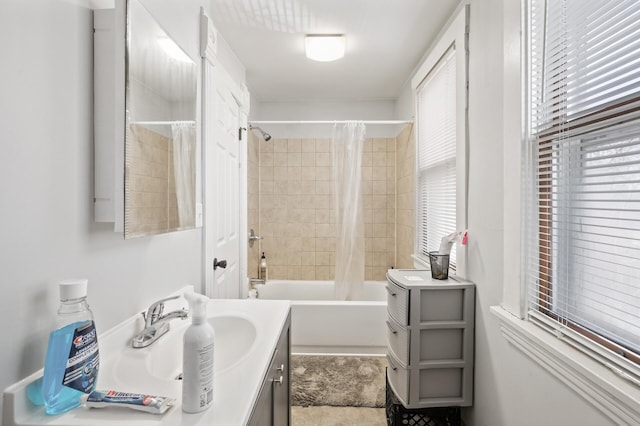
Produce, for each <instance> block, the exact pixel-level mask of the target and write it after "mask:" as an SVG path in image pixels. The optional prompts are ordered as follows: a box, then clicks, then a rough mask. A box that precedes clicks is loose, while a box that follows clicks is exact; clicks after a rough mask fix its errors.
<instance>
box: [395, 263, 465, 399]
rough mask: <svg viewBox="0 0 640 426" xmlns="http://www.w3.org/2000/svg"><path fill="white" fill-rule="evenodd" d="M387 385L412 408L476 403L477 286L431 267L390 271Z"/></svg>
mask: <svg viewBox="0 0 640 426" xmlns="http://www.w3.org/2000/svg"><path fill="white" fill-rule="evenodd" d="M387 279H388V282H387V341H388V346H387V360H388V363H389V368H388V370H387V378H388V382H389V385H390V386H391V388H392V389H393V391H394V393H395V395H396V396H397V397H398V399H399V400H400V401H401V402H402V404H403V405H404V406H405V407H406V408H409V409H414V408H429V407H451V406H457V407H463V406H470V405H471V404H472V402H473V357H474V347H473V345H474V318H475V314H474V308H475V285H474V284H472V283H469V282H459V281H455V280H453V279H452V278H449V279H447V280H436V279H432V278H431V272H430V271H422V270H409V269H404V270H403V269H390V270H389V271H388V273H387Z"/></svg>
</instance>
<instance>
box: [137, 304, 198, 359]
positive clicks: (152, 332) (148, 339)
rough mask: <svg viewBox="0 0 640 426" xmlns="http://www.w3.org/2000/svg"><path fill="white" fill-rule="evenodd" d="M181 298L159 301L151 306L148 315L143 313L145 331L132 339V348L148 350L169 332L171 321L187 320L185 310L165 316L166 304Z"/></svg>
mask: <svg viewBox="0 0 640 426" xmlns="http://www.w3.org/2000/svg"><path fill="white" fill-rule="evenodd" d="M179 297H180V296H173V297H167V298H166V299H162V300H158V301H157V302H154V303H153V304H151V306H149V309H148V310H147V312H146V313H145V312H143V313H142V318H144V329H143V330H142V331H141V332H140V333H138V334H137V335H136V336H134V337H133V339H131V346H133V347H134V348H146V347H147V346H149V345H150V344H152V343H153V342H155V341H156V340H158V339H159V338H160V337H161V336H162V335H163V334H165V333H166V332H167V331H169V321H171V320H172V319H176V318H180V319H186V318H187V316H188V311H187V310H186V309H185V308H182V309H180V310H177V311H172V312H169V313H168V314H166V315H163V312H164V302H166V301H168V300H173V299H177V298H179Z"/></svg>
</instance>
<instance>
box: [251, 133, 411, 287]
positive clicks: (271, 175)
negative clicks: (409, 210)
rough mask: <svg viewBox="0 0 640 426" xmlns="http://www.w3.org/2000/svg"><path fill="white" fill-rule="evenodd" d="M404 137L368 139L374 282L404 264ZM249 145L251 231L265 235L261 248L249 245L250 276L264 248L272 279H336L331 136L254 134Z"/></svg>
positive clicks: (369, 257) (366, 210) (368, 264)
mask: <svg viewBox="0 0 640 426" xmlns="http://www.w3.org/2000/svg"><path fill="white" fill-rule="evenodd" d="M258 139H259V142H257V140H258ZM396 139H397V138H372V139H366V140H365V143H364V152H363V161H362V164H363V169H362V194H363V200H362V202H363V214H364V223H365V279H367V280H384V279H385V274H386V271H387V269H389V268H391V267H395V266H396V186H397V180H396V167H397V166H396V164H397V159H396ZM248 146H249V176H248V178H249V200H248V201H249V203H248V204H249V228H253V229H254V230H255V231H256V233H258V234H259V235H260V236H262V237H263V240H262V241H260V244H259V245H260V248H259V250H258V251H256V246H257V245H258V244H255V245H254V249H249V274H250V276H251V277H257V274H258V273H257V270H258V261H259V257H260V252H262V251H264V252H265V255H266V257H267V262H268V265H269V278H270V279H292V280H333V279H334V269H335V244H336V234H335V232H336V230H335V217H334V212H333V205H334V198H333V197H334V189H333V180H332V168H331V141H330V140H329V139H272V140H271V141H269V142H265V141H264V140H262V139H261V138H257V137H256V136H255V135H250V136H249V144H248ZM256 146H258V148H257V149H256ZM256 156H257V159H256ZM256 163H257V166H258V167H256ZM401 164H402V165H404V163H401ZM256 170H259V172H256ZM402 173H404V171H403V172H402ZM256 194H258V195H257V196H256ZM411 241H412V243H411V244H413V240H411Z"/></svg>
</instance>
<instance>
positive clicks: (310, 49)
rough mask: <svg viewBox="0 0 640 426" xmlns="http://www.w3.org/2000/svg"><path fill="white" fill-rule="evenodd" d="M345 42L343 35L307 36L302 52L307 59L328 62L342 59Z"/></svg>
mask: <svg viewBox="0 0 640 426" xmlns="http://www.w3.org/2000/svg"><path fill="white" fill-rule="evenodd" d="M346 44H347V42H346V39H345V36H344V34H307V35H306V36H305V38H304V50H305V53H306V55H307V58H309V59H313V60H314V61H321V62H329V61H335V60H337V59H340V58H342V57H344V51H345V46H346Z"/></svg>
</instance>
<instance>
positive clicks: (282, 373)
mask: <svg viewBox="0 0 640 426" xmlns="http://www.w3.org/2000/svg"><path fill="white" fill-rule="evenodd" d="M290 324H291V319H290V317H289V318H288V319H287V322H286V324H285V326H284V328H283V330H282V333H281V334H280V338H279V339H278V345H277V346H276V349H275V351H274V353H273V357H272V358H271V364H270V365H269V369H268V370H267V376H266V377H265V378H264V381H263V383H262V388H261V389H260V393H259V395H258V400H257V401H256V405H255V406H254V407H253V412H252V413H251V418H250V419H249V422H248V425H249V426H287V425H290V424H291V398H290V393H291V387H290V372H289V357H290V352H291V345H290V328H291V327H290Z"/></svg>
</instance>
